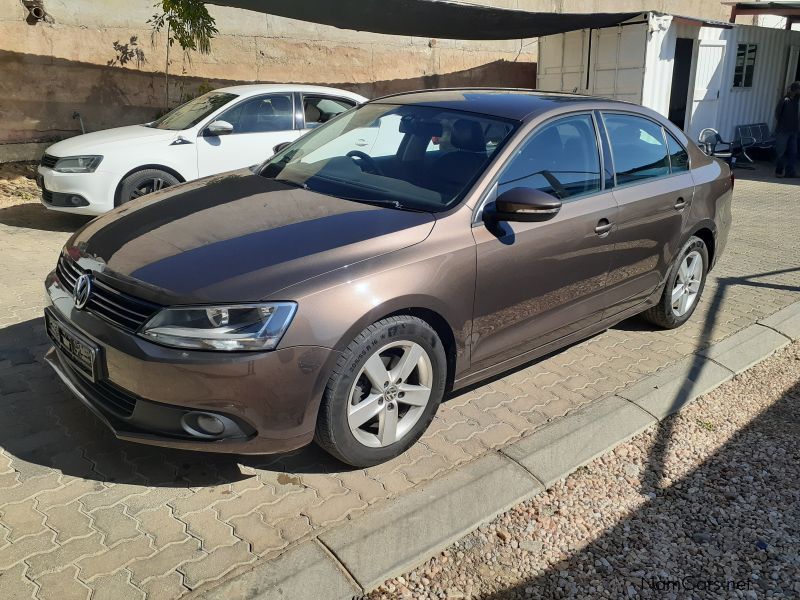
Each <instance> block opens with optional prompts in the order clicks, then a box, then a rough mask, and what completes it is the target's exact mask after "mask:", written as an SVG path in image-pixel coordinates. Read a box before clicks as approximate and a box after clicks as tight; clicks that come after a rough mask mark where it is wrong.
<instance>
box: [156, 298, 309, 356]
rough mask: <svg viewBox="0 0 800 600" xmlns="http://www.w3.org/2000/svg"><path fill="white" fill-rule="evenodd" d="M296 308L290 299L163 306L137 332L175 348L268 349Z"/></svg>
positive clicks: (273, 345) (283, 330)
mask: <svg viewBox="0 0 800 600" xmlns="http://www.w3.org/2000/svg"><path fill="white" fill-rule="evenodd" d="M296 310H297V304H295V303H294V302H264V303H259V304H232V305H221V306H185V307H184V306H178V307H173V308H165V309H163V310H161V311H160V312H159V313H157V314H156V315H155V316H154V317H153V318H152V319H150V320H149V321H148V322H147V324H145V326H144V327H142V330H141V332H140V335H141V336H143V337H145V338H148V339H150V340H152V341H154V342H157V343H159V344H162V345H164V346H173V347H175V348H192V349H195V350H272V349H273V348H275V346H277V345H278V342H279V341H280V340H281V337H282V336H283V334H284V333H285V332H286V329H287V328H288V327H289V324H290V323H291V322H292V318H293V317H294V313H295V311H296Z"/></svg>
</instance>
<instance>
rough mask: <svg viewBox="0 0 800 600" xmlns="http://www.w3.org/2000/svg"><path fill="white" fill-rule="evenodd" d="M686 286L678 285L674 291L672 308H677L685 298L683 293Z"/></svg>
mask: <svg viewBox="0 0 800 600" xmlns="http://www.w3.org/2000/svg"><path fill="white" fill-rule="evenodd" d="M685 289H686V286H685V285H683V284H678V285H676V286H675V287H674V288H673V290H672V306H675V305H676V304H677V303H678V302H679V301H680V299H681V298H682V297H683V292H684V290H685Z"/></svg>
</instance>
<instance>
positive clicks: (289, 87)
mask: <svg viewBox="0 0 800 600" xmlns="http://www.w3.org/2000/svg"><path fill="white" fill-rule="evenodd" d="M214 91H215V92H227V93H230V94H236V95H238V96H242V97H246V96H255V95H256V94H268V93H270V92H304V93H314V94H326V95H334V96H344V97H345V98H354V99H358V100H359V101H363V100H365V98H364V96H361V95H360V94H356V93H355V92H350V91H347V90H342V89H339V88H332V87H325V86H321V85H297V84H293V83H251V84H247V85H231V86H228V87H223V88H217V89H215V90H214Z"/></svg>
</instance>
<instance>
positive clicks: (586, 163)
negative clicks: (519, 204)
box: [498, 115, 600, 199]
mask: <svg viewBox="0 0 800 600" xmlns="http://www.w3.org/2000/svg"><path fill="white" fill-rule="evenodd" d="M515 187H528V188H534V189H537V190H542V191H544V192H547V193H548V194H552V195H553V196H555V197H557V198H562V199H563V198H569V197H572V196H580V195H581V194H589V193H592V192H598V191H600V154H599V152H598V150H597V136H596V135H595V129H594V122H593V121H592V117H591V116H589V115H576V116H574V117H565V118H563V119H559V120H558V121H555V122H553V123H550V124H548V125H545V126H544V127H543V128H541V129H539V130H538V131H536V132H535V133H534V134H533V136H531V137H530V138H529V139H528V140H527V141H526V142H524V144H523V145H522V147H521V148H520V149H519V150H518V151H517V153H516V155H515V156H514V158H513V159H512V160H511V162H510V163H509V164H508V165H507V166H506V168H505V169H504V170H503V173H502V175H501V176H500V182H499V186H498V192H499V193H502V192H504V191H506V190H509V189H512V188H515Z"/></svg>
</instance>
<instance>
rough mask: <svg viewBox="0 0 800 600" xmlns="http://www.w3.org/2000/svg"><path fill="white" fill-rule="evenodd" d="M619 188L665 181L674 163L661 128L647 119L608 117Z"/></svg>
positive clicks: (631, 116)
mask: <svg viewBox="0 0 800 600" xmlns="http://www.w3.org/2000/svg"><path fill="white" fill-rule="evenodd" d="M603 122H604V123H605V126H606V131H607V132H608V141H609V143H610V144H611V153H612V155H613V156H614V171H615V172H616V176H617V185H626V184H631V183H638V182H640V181H644V180H647V179H653V178H656V177H664V176H665V175H669V173H670V162H669V155H668V153H667V148H666V146H665V144H664V134H663V133H662V128H661V126H660V125H658V124H656V123H654V122H653V121H651V120H649V119H645V118H644V117H637V116H635V115H624V114H614V113H604V114H603Z"/></svg>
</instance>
